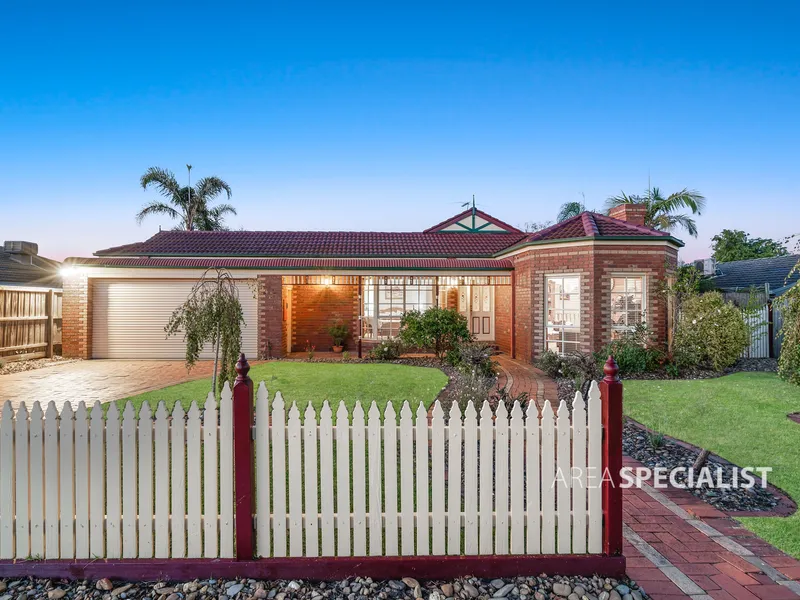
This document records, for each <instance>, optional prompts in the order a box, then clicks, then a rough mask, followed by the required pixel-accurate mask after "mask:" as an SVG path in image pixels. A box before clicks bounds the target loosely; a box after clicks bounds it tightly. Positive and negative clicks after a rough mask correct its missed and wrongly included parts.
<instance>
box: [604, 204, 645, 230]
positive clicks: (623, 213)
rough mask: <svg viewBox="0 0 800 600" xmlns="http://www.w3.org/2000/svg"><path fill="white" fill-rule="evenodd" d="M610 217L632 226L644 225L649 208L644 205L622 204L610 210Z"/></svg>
mask: <svg viewBox="0 0 800 600" xmlns="http://www.w3.org/2000/svg"><path fill="white" fill-rule="evenodd" d="M608 216H609V217H613V218H615V219H619V220H620V221H627V222H628V223H631V224H632V225H644V218H645V216H647V207H646V206H645V205H644V204H620V205H619V206H615V207H614V208H612V209H611V210H609V211H608Z"/></svg>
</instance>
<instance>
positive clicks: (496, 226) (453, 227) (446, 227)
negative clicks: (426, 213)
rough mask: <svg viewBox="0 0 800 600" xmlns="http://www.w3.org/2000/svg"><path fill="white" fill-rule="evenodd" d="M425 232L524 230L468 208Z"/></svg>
mask: <svg viewBox="0 0 800 600" xmlns="http://www.w3.org/2000/svg"><path fill="white" fill-rule="evenodd" d="M424 233H522V231H520V230H519V229H517V228H516V227H514V226H512V225H509V224H508V223H504V222H503V221H501V220H500V219H497V218H495V217H493V216H492V215H490V214H489V213H485V212H483V211H482V210H478V209H477V208H468V209H467V210H465V211H464V212H461V213H458V214H457V215H455V216H453V217H450V218H449V219H447V220H445V221H442V222H441V223H438V224H436V225H434V226H433V227H429V228H428V229H426V230H425V231H424Z"/></svg>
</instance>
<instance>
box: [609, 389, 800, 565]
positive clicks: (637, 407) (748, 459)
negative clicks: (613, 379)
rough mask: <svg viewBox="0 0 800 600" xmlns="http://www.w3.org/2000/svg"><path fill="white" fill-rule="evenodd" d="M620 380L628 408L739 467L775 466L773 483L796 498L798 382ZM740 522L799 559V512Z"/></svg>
mask: <svg viewBox="0 0 800 600" xmlns="http://www.w3.org/2000/svg"><path fill="white" fill-rule="evenodd" d="M624 385H625V387H624V409H625V414H627V415H629V416H631V417H632V418H634V419H636V420H637V421H639V422H641V423H644V424H645V425H647V426H648V427H650V428H652V429H654V430H656V431H661V432H663V433H665V434H667V435H670V436H672V437H675V438H678V439H680V440H684V441H687V442H689V443H691V444H694V445H696V446H700V447H703V448H708V449H709V450H711V451H712V452H714V453H715V454H718V455H719V456H721V457H723V458H725V459H727V460H729V461H731V462H733V463H734V464H736V465H738V466H740V467H772V469H773V471H772V472H771V473H770V474H769V476H768V480H769V481H770V483H773V484H774V485H776V486H778V487H779V488H781V489H782V490H784V491H785V492H787V493H788V494H789V495H790V496H791V497H792V499H793V500H795V502H798V501H800V424H798V423H795V422H792V421H790V420H789V419H787V418H786V415H787V414H788V413H792V412H798V411H800V387H796V386H792V385H789V384H788V383H785V382H783V381H781V380H780V379H779V378H778V376H777V375H775V374H773V373H735V374H733V375H727V376H725V377H720V378H717V379H704V380H693V381H680V380H679V381H631V380H629V381H625V382H624ZM739 520H740V521H741V522H742V523H743V524H744V525H745V526H746V527H747V528H748V529H751V530H752V531H754V532H755V533H757V534H758V535H760V536H761V537H763V538H764V539H765V540H767V541H768V542H770V543H771V544H773V545H775V546H777V547H778V548H780V549H781V550H783V551H784V552H787V553H789V554H791V555H793V556H795V557H799V558H800V514H797V513H796V514H794V515H793V516H791V517H787V518H780V517H758V518H750V517H748V518H741V519H739Z"/></svg>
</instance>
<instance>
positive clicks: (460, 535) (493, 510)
mask: <svg viewBox="0 0 800 600" xmlns="http://www.w3.org/2000/svg"><path fill="white" fill-rule="evenodd" d="M220 402H221V404H220V407H219V409H218V407H217V402H216V401H215V399H214V396H213V395H211V394H210V395H209V397H208V399H207V400H206V405H205V408H204V410H203V411H202V414H201V410H200V409H199V408H198V405H197V403H192V405H191V407H190V409H189V411H188V412H185V411H184V409H183V407H182V406H181V405H180V404H178V405H176V406H175V408H174V409H173V410H172V411H171V414H170V411H169V410H168V409H167V406H166V405H165V404H164V403H163V402H162V403H159V405H158V407H157V410H156V411H155V415H153V413H152V411H151V408H150V406H149V405H148V404H144V405H142V407H141V408H140V410H139V414H138V415H137V414H136V410H135V407H134V406H133V405H132V404H131V403H128V404H127V405H126V406H125V407H124V410H122V413H121V414H120V410H119V409H118V408H117V406H116V405H112V406H110V407H108V410H107V411H105V412H104V408H105V407H103V406H101V405H99V404H95V406H93V407H92V410H91V412H90V411H87V409H86V406H85V405H84V404H83V403H80V404H79V405H78V407H77V410H76V411H75V412H74V413H73V408H72V406H71V405H69V404H66V405H65V406H64V408H63V410H62V411H61V414H60V415H59V414H58V412H57V410H56V408H55V405H54V404H53V403H52V402H51V403H49V404H48V406H47V410H46V414H42V407H41V406H40V404H39V403H38V402H37V403H34V404H33V405H32V407H31V410H30V413H29V412H28V409H27V408H26V406H25V405H24V404H23V405H21V406H20V408H19V409H17V410H16V411H15V410H14V409H13V408H12V406H11V404H10V403H6V404H5V405H3V407H2V410H0V559H14V558H27V557H31V556H41V557H43V558H48V559H73V558H78V559H91V558H93V557H97V558H118V557H124V558H151V557H155V558H159V559H163V558H183V557H189V558H201V557H205V558H230V557H233V556H234V554H235V552H234V550H235V549H234V513H233V510H234V490H233V487H234V476H233V475H234V464H233V412H232V409H233V401H232V391H231V389H230V387H229V386H227V385H226V386H225V388H224V390H223V392H222V395H221V401H220ZM351 406H352V410H351V411H349V410H348V406H347V405H346V404H345V403H344V402H341V403H339V404H338V406H337V407H336V416H335V423H334V422H333V415H332V411H331V406H330V405H329V404H328V403H327V402H326V403H324V404H323V407H322V409H321V410H320V411H319V414H318V412H317V411H316V410H315V409H314V407H313V406H312V405H310V404H309V405H308V406H307V407H306V408H305V410H304V413H303V415H302V416H301V414H300V411H299V410H298V406H297V405H296V404H294V403H292V404H291V407H290V408H288V409H287V407H286V405H285V403H284V400H283V398H282V397H281V394H280V393H279V392H278V393H276V394H275V398H274V399H273V401H272V402H270V397H269V393H268V391H267V390H266V388H265V387H264V385H263V383H262V384H261V385H260V386H259V389H258V394H257V400H256V407H255V413H256V419H255V427H254V431H253V438H254V440H255V443H254V448H255V455H256V465H255V474H256V486H255V494H256V505H257V506H256V528H255V531H256V542H257V553H258V554H259V555H260V556H264V557H270V556H274V557H281V556H287V555H288V556H292V557H301V556H310V557H314V556H320V555H322V556H382V555H386V556H395V555H403V556H411V555H416V556H423V555H428V554H433V555H436V556H442V555H446V554H449V555H459V554H462V553H463V554H466V555H493V554H500V555H502V554H517V555H519V554H555V553H559V554H584V553H586V552H589V553H599V552H601V546H602V525H603V523H602V498H601V490H600V485H599V483H600V480H601V479H602V473H600V471H599V469H600V466H601V464H602V462H601V449H602V448H601V445H602V424H601V399H600V392H599V388H598V386H597V385H596V384H592V386H591V388H590V392H589V395H588V399H587V401H586V402H584V399H583V398H582V397H581V395H580V394H576V397H575V400H574V402H573V411H572V415H570V413H569V410H568V407H567V405H566V403H563V402H562V403H561V404H560V406H559V407H558V411H557V415H556V414H554V411H553V406H552V405H551V404H550V403H549V402H548V403H545V404H544V406H543V410H542V413H541V416H540V414H539V410H538V408H537V407H536V406H535V404H534V405H531V406H529V407H528V409H527V412H526V413H525V414H524V413H523V410H522V408H521V406H520V405H519V403H516V402H515V403H514V405H513V407H506V406H505V404H502V403H501V404H499V405H498V406H497V407H496V408H495V409H494V410H493V409H492V407H491V406H490V405H489V404H488V403H484V404H483V405H482V406H481V407H480V416H479V415H478V412H477V410H476V406H475V405H474V404H472V403H469V404H468V405H467V407H466V410H465V411H464V412H463V414H462V411H461V410H460V409H459V407H458V406H456V405H454V406H452V407H450V409H449V413H448V416H447V420H446V419H445V417H446V415H445V411H444V410H443V409H442V406H441V405H440V404H439V403H438V402H437V403H436V404H435V405H434V406H433V407H432V408H431V409H430V410H427V409H426V408H425V407H424V406H418V407H417V410H416V411H415V413H416V414H412V410H411V407H410V405H409V404H408V403H404V404H403V406H402V409H401V410H400V418H399V422H398V419H397V414H396V412H395V409H394V407H393V406H392V405H391V404H388V405H387V406H386V408H385V410H383V411H381V410H380V409H379V407H378V405H377V404H376V403H375V402H372V403H370V404H369V411H368V414H367V415H365V411H364V406H363V405H362V404H361V403H360V402H356V403H355V404H354V405H351ZM508 408H510V409H511V410H510V413H509V410H508ZM587 467H588V472H587V470H586V469H587ZM575 473H577V475H575ZM51 498H52V499H53V501H50V499H51Z"/></svg>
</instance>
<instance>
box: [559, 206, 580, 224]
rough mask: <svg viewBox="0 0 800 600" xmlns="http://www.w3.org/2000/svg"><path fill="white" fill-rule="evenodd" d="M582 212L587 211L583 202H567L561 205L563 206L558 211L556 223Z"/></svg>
mask: <svg viewBox="0 0 800 600" xmlns="http://www.w3.org/2000/svg"><path fill="white" fill-rule="evenodd" d="M582 212H586V207H585V206H584V204H583V202H565V203H564V204H562V205H561V208H560V209H559V211H558V216H556V223H561V221H566V220H567V219H571V218H572V217H576V216H578V215H579V214H581V213H582Z"/></svg>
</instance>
